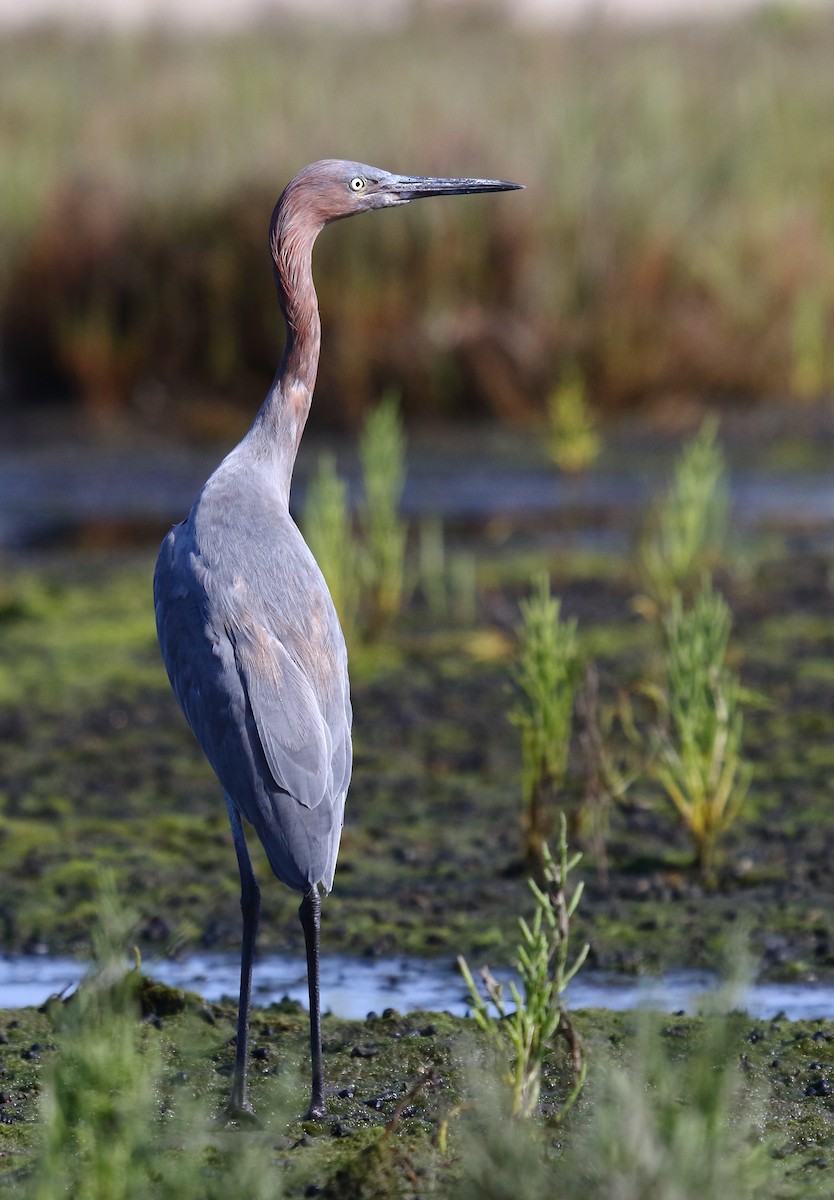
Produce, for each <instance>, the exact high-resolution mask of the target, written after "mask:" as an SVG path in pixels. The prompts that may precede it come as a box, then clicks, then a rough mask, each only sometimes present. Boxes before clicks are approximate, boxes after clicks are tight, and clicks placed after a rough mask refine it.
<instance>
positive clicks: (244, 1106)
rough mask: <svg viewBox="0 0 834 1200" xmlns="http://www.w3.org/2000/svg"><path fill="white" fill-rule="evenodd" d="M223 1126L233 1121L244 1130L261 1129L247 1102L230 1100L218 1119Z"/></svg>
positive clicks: (252, 1109)
mask: <svg viewBox="0 0 834 1200" xmlns="http://www.w3.org/2000/svg"><path fill="white" fill-rule="evenodd" d="M218 1119H219V1120H220V1121H222V1122H223V1123H224V1124H229V1122H231V1121H234V1122H236V1123H237V1124H238V1125H240V1126H241V1128H244V1129H261V1128H262V1125H261V1122H260V1121H259V1120H258V1118H257V1117H256V1116H255V1110H254V1108H253V1107H252V1105H251V1104H250V1102H249V1101H248V1100H230V1101H229V1103H228V1104H227V1105H226V1107H225V1108H224V1109H223V1111H222V1113H220V1116H219V1118H218Z"/></svg>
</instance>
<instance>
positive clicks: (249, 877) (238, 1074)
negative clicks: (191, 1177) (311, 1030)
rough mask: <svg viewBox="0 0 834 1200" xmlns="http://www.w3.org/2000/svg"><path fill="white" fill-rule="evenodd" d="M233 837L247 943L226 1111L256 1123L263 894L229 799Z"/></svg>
mask: <svg viewBox="0 0 834 1200" xmlns="http://www.w3.org/2000/svg"><path fill="white" fill-rule="evenodd" d="M226 807H227V808H228V810H229V821H230V823H231V826H232V838H233V839H234V843H235V852H236V853H237V862H238V866H239V868H240V911H241V914H242V916H243V943H242V946H241V953H240V1002H239V1004H238V1011H237V1045H236V1047H235V1074H234V1082H233V1083H232V1095H231V1098H230V1100H229V1103H228V1105H227V1108H226V1116H227V1117H229V1118H231V1119H232V1120H238V1121H239V1120H244V1121H246V1120H248V1121H253V1120H254V1118H255V1113H254V1110H253V1108H252V1104H251V1102H250V1100H249V1081H248V1079H247V1067H248V1065H249V1001H250V996H251V992H252V959H253V957H254V953H255V938H256V937H257V933H258V917H259V915H260V911H261V893H260V889H259V887H258V884H257V882H256V880H255V873H254V872H253V870H252V863H251V860H250V858H249V850H248V848H247V845H246V836H245V834H244V832H243V825H242V824H241V820H240V813H239V812H238V811H237V808H236V807H235V806H234V804H233V803H232V802H231V800H230V799H229V798H228V797H227V798H226Z"/></svg>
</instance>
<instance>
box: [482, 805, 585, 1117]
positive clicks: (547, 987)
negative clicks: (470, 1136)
mask: <svg viewBox="0 0 834 1200" xmlns="http://www.w3.org/2000/svg"><path fill="white" fill-rule="evenodd" d="M581 857H582V855H581V854H572V855H569V854H568V843H567V822H566V821H565V818H564V815H562V816H561V820H560V825H559V849H558V861H554V859H553V858H552V856H551V854H550V850H549V848H548V846H547V844H546V843H545V844H544V845H543V846H542V858H543V863H544V887H539V885H538V884H537V883H536V881H535V880H534V879H530V880H528V883H529V885H530V889H531V891H532V893H533V896H534V897H535V901H536V909H535V913H534V915H533V921H532V924H528V923H527V922H526V921H525V920H524V918H523V917H520V918H519V922H518V924H519V927H520V929H521V941H520V942H519V943H518V947H517V958H516V962H515V967H516V970H517V971H518V974H519V977H520V979H521V985H522V988H523V990H524V995H523V996H522V994H521V992H520V991H519V989H518V988H517V986H516V984H515V982H514V981H511V982H510V984H509V992H510V997H511V1000H512V1003H513V1005H514V1006H515V1007H514V1009H513V1011H510V1010H509V1008H508V1006H507V1003H506V1001H505V999H504V989H503V986H502V985H501V984H500V983H498V981H497V980H496V979H495V978H494V976H493V975H492V974H491V972H490V971H489V968H488V967H483V968H482V969H481V978H482V980H483V983H484V987H485V989H486V994H487V999H486V1000H485V999H484V997H483V996H482V994H481V992H480V990H479V988H478V986H477V984H476V983H475V980H474V979H473V977H472V972H471V971H470V969H469V966H468V964H467V962H466V960H465V959H464V958H462V957H461V958H458V967H459V968H460V972H461V974H462V975H463V978H464V980H465V981H466V985H467V987H468V988H469V994H470V996H471V998H472V1015H473V1017H474V1018H475V1020H476V1021H477V1023H478V1025H479V1026H480V1028H481V1029H482V1030H483V1031H484V1033H486V1034H487V1035H488V1036H489V1038H490V1040H491V1042H492V1044H493V1046H494V1047H495V1048H496V1049H497V1050H498V1052H499V1053H504V1052H505V1051H506V1048H507V1041H508V1040H509V1043H510V1046H511V1048H512V1058H511V1062H510V1066H509V1069H508V1071H507V1074H506V1076H505V1078H506V1082H507V1083H508V1085H509V1087H510V1089H511V1093H512V1114H513V1116H516V1117H531V1116H532V1115H533V1114H534V1113H535V1112H536V1110H537V1108H538V1103H539V1097H540V1095H541V1081H542V1068H543V1066H544V1062H545V1058H546V1057H547V1055H548V1054H549V1052H550V1050H551V1049H552V1047H553V1045H554V1043H555V1041H556V1039H557V1038H560V1039H562V1040H563V1041H564V1043H565V1044H566V1045H567V1047H568V1053H569V1057H570V1063H571V1069H572V1072H573V1086H572V1088H571V1090H570V1092H569V1093H568V1096H567V1098H566V1099H565V1101H564V1102H563V1104H562V1106H561V1108H560V1109H559V1110H558V1111H557V1112H556V1113H555V1114H554V1116H553V1118H552V1119H554V1120H560V1119H561V1117H563V1116H564V1114H565V1113H566V1112H567V1111H568V1109H569V1108H570V1107H571V1106H572V1105H573V1103H574V1101H575V1100H576V1098H577V1096H578V1095H579V1092H580V1090H581V1088H582V1085H583V1083H584V1081H585V1072H586V1063H585V1057H584V1054H583V1051H582V1046H581V1044H580V1042H579V1040H578V1038H577V1036H576V1033H575V1031H574V1029H573V1026H572V1025H571V1022H570V1018H569V1017H568V1014H567V1010H566V1009H565V1005H564V1001H563V996H564V993H565V989H566V988H567V986H568V984H569V983H570V981H571V979H573V977H574V975H576V973H577V971H578V970H579V969H580V967H581V966H582V964H583V963H584V961H585V959H586V958H587V956H588V951H589V949H590V947H589V946H588V945H587V943H586V944H585V945H584V946H583V947H582V949H581V950H580V951H579V953H578V954H577V955H576V957H575V958H574V959H573V962H572V963H570V964H569V962H568V960H569V958H570V921H571V917H572V916H573V914H574V913H575V911H576V907H577V905H578V904H579V901H580V898H581V896H582V889H583V884H582V883H581V882H580V883H578V884H577V885H576V887H575V888H574V890H573V893H572V894H571V895H570V896H569V895H568V876H569V875H570V872H571V871H572V870H573V869H574V867H575V866H576V864H577V863H578V862H579V860H580V859H581ZM490 1004H492V1005H493V1006H494V1008H495V1011H496V1013H497V1014H498V1018H497V1019H496V1017H494V1016H493V1015H492V1013H491V1012H490Z"/></svg>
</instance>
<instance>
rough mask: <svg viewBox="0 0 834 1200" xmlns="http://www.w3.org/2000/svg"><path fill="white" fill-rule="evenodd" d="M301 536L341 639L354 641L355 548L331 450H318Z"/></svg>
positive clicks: (344, 494) (344, 489)
mask: <svg viewBox="0 0 834 1200" xmlns="http://www.w3.org/2000/svg"><path fill="white" fill-rule="evenodd" d="M303 527H304V537H305V538H306V540H307V544H308V545H309V547H310V549H311V550H312V552H313V556H314V557H315V559H316V562H317V563H318V564H319V567H320V568H321V572H322V574H323V575H324V578H325V581H326V582H327V586H328V588H329V590H330V595H331V596H332V598H333V604H334V605H335V608H336V612H337V613H338V615H339V621H340V622H341V626H342V631H343V632H344V635H345V641H346V642H347V643H348V645H350V644H351V643H352V642H354V641H355V638H356V634H357V627H358V622H359V604H360V584H359V552H358V550H357V546H356V539H355V537H354V533H353V525H352V521H351V517H350V510H349V507H348V499H347V486H346V484H345V483H344V481H343V480H342V479H340V478H339V475H338V473H337V471H336V460H335V457H334V456H333V455H332V454H322V455H321V457H320V459H319V464H318V470H317V471H316V474H315V475H314V476H313V478H312V479H311V480H310V483H309V486H308V489H307V496H306V501H305V505H304V517H303Z"/></svg>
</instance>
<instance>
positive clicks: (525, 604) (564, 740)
mask: <svg viewBox="0 0 834 1200" xmlns="http://www.w3.org/2000/svg"><path fill="white" fill-rule="evenodd" d="M560 607H561V605H560V601H559V600H558V599H554V598H553V597H552V596H551V594H550V582H549V580H548V578H547V576H546V575H544V574H543V575H542V576H541V577H540V578H539V580H538V582H537V583H536V584H535V586H534V590H533V594H532V595H531V597H530V598H529V600H523V601H522V602H521V615H522V620H521V626H520V629H519V652H518V660H517V664H516V666H515V669H514V672H513V674H514V677H515V681H516V683H517V684H518V687H519V689H520V692H521V695H520V697H519V700H518V703H517V704H516V705H515V707H514V708H513V709H512V710H511V711H510V714H509V717H510V720H511V721H512V722H513V724H514V725H517V726H518V728H519V729H520V730H521V752H522V794H523V801H524V814H523V819H522V827H523V835H524V857H525V860H526V861H528V862H530V863H533V864H539V863H541V862H542V861H543V845H544V842H545V840H546V838H547V836H548V834H549V832H550V829H549V823H548V817H547V809H548V800H549V799H550V798H551V797H552V796H553V794H554V793H555V792H556V791H557V790H558V788H559V787H561V785H562V783H563V782H564V777H565V771H566V769H567V763H568V751H569V748H570V737H571V723H572V719H573V700H574V693H575V690H576V683H577V671H578V665H577V637H576V621H575V620H570V621H563V620H562V619H561V617H560Z"/></svg>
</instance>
